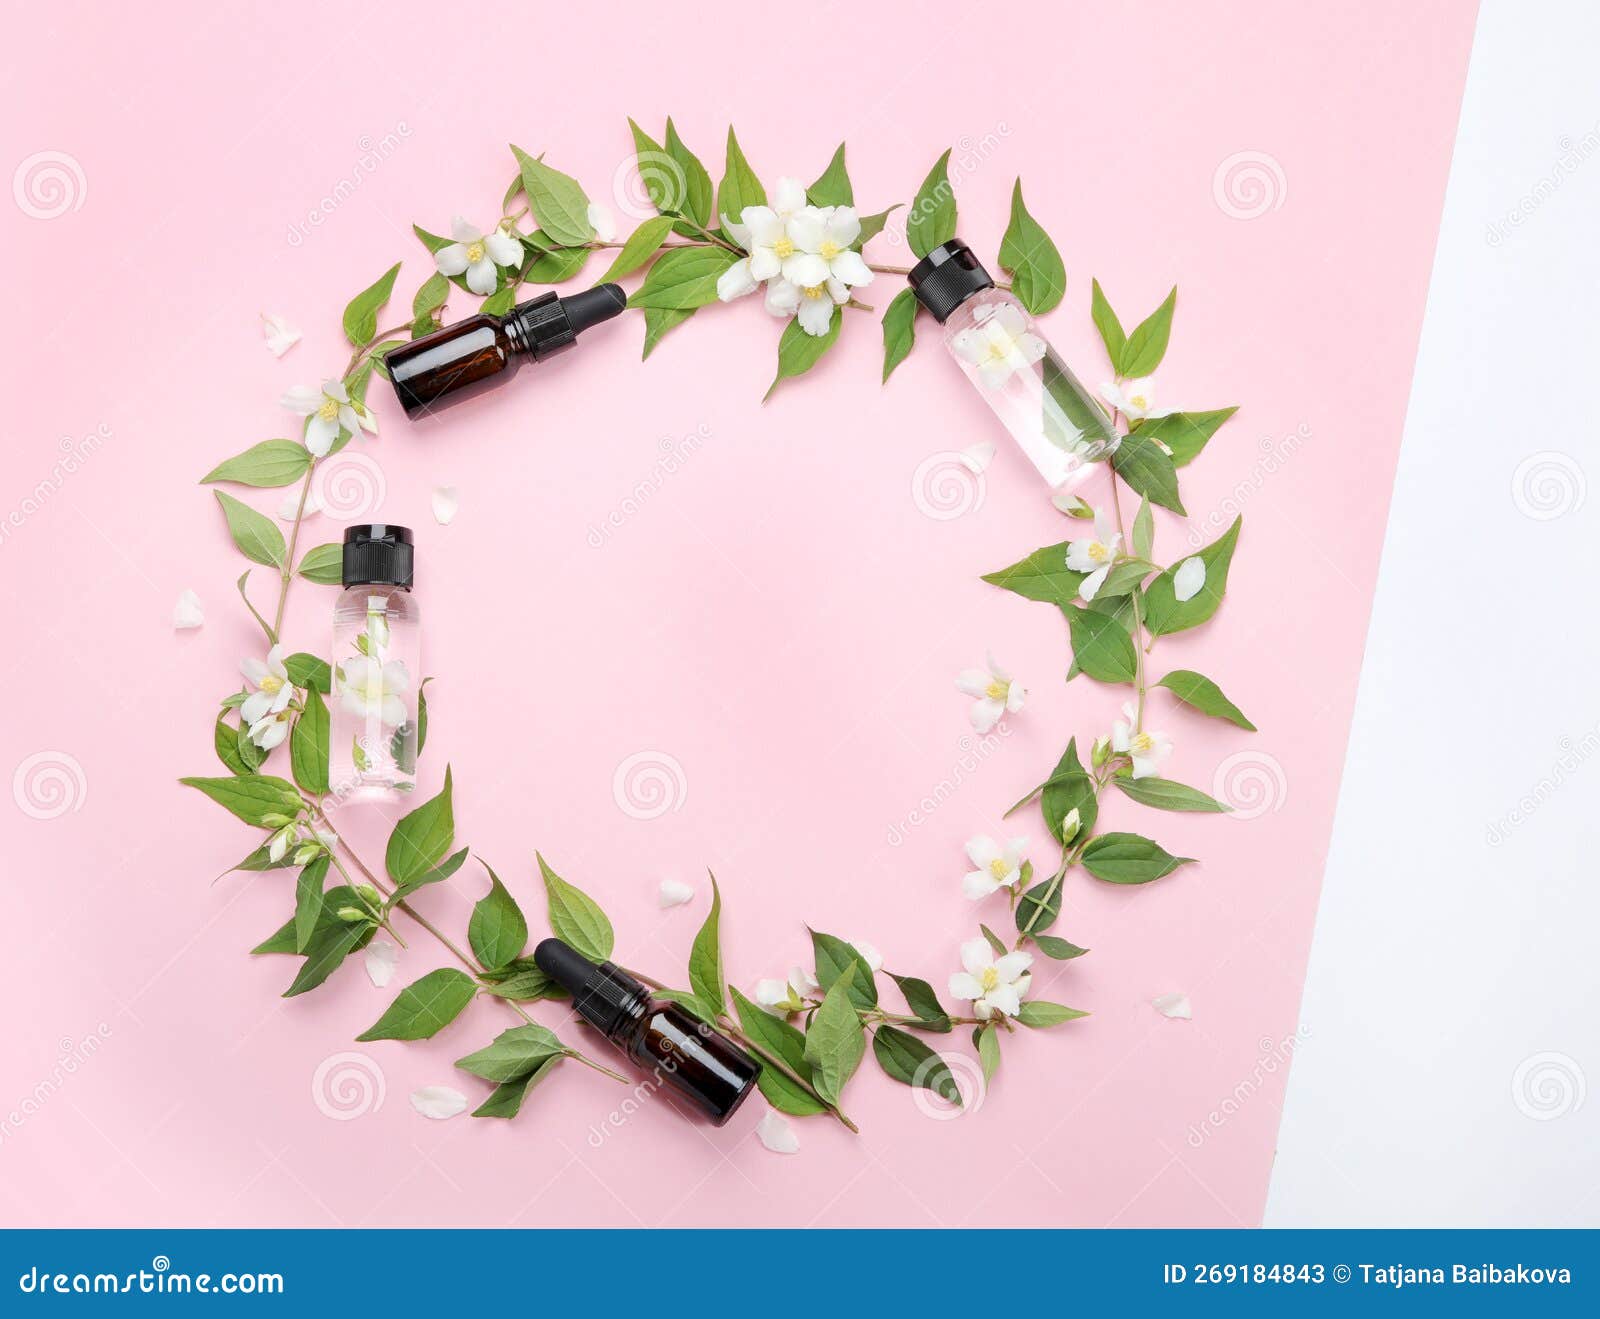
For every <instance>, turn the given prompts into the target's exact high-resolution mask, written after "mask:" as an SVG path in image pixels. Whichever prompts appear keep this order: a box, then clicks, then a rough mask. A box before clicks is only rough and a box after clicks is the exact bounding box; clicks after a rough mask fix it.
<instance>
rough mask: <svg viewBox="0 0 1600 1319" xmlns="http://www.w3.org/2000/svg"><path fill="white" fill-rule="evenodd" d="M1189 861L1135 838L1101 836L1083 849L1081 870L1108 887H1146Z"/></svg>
mask: <svg viewBox="0 0 1600 1319" xmlns="http://www.w3.org/2000/svg"><path fill="white" fill-rule="evenodd" d="M1193 860H1194V858H1193V857H1192V856H1173V855H1172V854H1171V853H1170V852H1168V851H1167V850H1166V849H1165V848H1163V847H1162V846H1161V845H1160V844H1159V843H1155V842H1152V841H1151V840H1150V839H1148V838H1144V837H1141V836H1140V835H1139V834H1101V835H1100V836H1099V837H1098V838H1091V839H1090V840H1089V843H1088V846H1086V847H1085V848H1084V849H1083V868H1084V869H1085V870H1087V871H1088V872H1089V873H1090V874H1091V875H1093V876H1094V877H1095V878H1096V879H1103V880H1105V881H1106V882H1107V883H1108V884H1148V883H1149V882H1150V881H1151V880H1152V879H1160V878H1161V877H1162V876H1163V875H1170V874H1171V873H1172V872H1173V871H1174V870H1176V869H1177V868H1178V867H1179V866H1181V865H1187V864H1188V863H1189V862H1191V861H1193Z"/></svg>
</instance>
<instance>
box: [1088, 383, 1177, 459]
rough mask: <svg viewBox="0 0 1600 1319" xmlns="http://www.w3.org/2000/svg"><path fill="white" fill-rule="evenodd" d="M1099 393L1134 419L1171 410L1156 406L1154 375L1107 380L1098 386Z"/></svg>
mask: <svg viewBox="0 0 1600 1319" xmlns="http://www.w3.org/2000/svg"><path fill="white" fill-rule="evenodd" d="M1100 395H1101V397H1102V398H1104V399H1105V401H1106V402H1107V403H1109V404H1111V406H1112V407H1114V408H1116V409H1118V410H1119V411H1121V412H1122V413H1124V414H1125V415H1126V416H1128V417H1131V418H1132V419H1133V420H1134V421H1139V420H1141V419H1143V418H1145V417H1164V416H1166V415H1167V413H1169V412H1170V411H1172V409H1171V408H1157V407H1156V381H1155V377H1154V376H1140V377H1139V378H1138V379H1137V380H1116V381H1111V380H1108V381H1106V382H1105V383H1104V384H1102V385H1101V386H1100ZM1168 452H1169V453H1170V452H1171V450H1168Z"/></svg>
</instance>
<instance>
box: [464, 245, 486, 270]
mask: <svg viewBox="0 0 1600 1319" xmlns="http://www.w3.org/2000/svg"><path fill="white" fill-rule="evenodd" d="M482 260H483V244H482V243H473V244H472V245H471V246H470V247H468V248H467V261H468V262H469V263H470V264H471V265H474V266H475V265H477V264H478V262H480V261H482Z"/></svg>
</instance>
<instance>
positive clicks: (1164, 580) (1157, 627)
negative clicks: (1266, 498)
mask: <svg viewBox="0 0 1600 1319" xmlns="http://www.w3.org/2000/svg"><path fill="white" fill-rule="evenodd" d="M1243 522H1244V519H1243V518H1242V517H1236V518H1234V520H1233V525H1232V526H1231V527H1229V528H1228V529H1227V530H1226V531H1225V532H1223V533H1222V535H1220V536H1218V537H1217V539H1216V540H1214V541H1212V542H1211V544H1209V545H1207V546H1205V548H1203V549H1202V550H1200V552H1199V554H1200V559H1201V561H1202V562H1204V564H1205V565H1206V580H1205V585H1203V586H1202V587H1201V588H1200V589H1199V590H1198V591H1197V592H1195V594H1194V595H1192V596H1190V597H1189V599H1187V600H1179V599H1178V596H1177V592H1176V589H1175V587H1174V586H1173V578H1174V577H1175V576H1176V575H1177V571H1178V569H1179V568H1180V567H1181V566H1182V565H1183V564H1184V563H1185V562H1186V561H1187V560H1188V559H1190V558H1192V557H1194V556H1193V555H1185V556H1184V558H1182V559H1180V560H1178V562H1177V563H1175V564H1173V565H1172V567H1170V568H1168V569H1167V570H1166V571H1165V572H1164V573H1162V574H1161V576H1159V577H1157V578H1156V579H1155V581H1153V582H1151V583H1150V586H1149V588H1148V589H1147V590H1146V591H1145V611H1144V622H1145V626H1146V627H1147V628H1149V630H1150V635H1151V636H1156V637H1159V636H1164V635H1166V634H1167V633H1169V632H1182V631H1183V630H1184V629H1185V628H1191V627H1197V626H1199V625H1200V624H1201V623H1204V622H1205V621H1206V620H1207V619H1208V618H1210V617H1211V616H1212V615H1213V614H1215V613H1216V612H1217V606H1218V605H1220V604H1221V603H1222V593H1223V592H1224V591H1225V590H1227V588H1228V568H1229V566H1230V565H1231V564H1232V563H1233V549H1234V546H1235V545H1237V544H1238V541H1239V528H1240V526H1241V525H1242V524H1243Z"/></svg>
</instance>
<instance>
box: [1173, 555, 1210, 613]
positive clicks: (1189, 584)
mask: <svg viewBox="0 0 1600 1319" xmlns="http://www.w3.org/2000/svg"><path fill="white" fill-rule="evenodd" d="M1205 584H1206V561H1205V560H1204V559H1202V558H1201V557H1200V556H1199V555H1198V554H1195V555H1192V556H1191V557H1189V558H1187V559H1185V560H1184V561H1183V562H1182V563H1180V564H1179V565H1178V571H1177V572H1175V573H1173V574H1172V594H1173V595H1175V596H1176V597H1177V598H1178V599H1179V600H1180V601H1182V600H1192V599H1194V597H1195V595H1196V594H1198V592H1199V590H1200V588H1201V587H1202V586H1204V585H1205Z"/></svg>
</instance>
